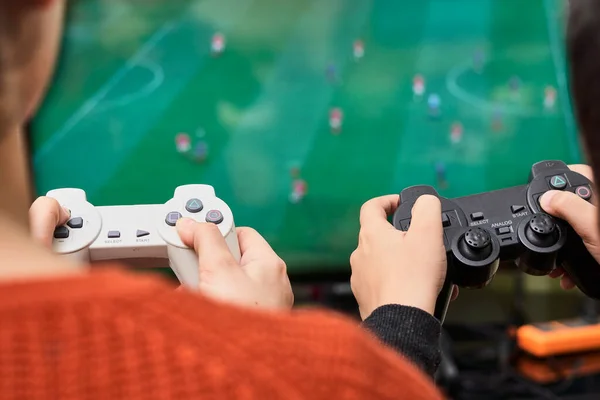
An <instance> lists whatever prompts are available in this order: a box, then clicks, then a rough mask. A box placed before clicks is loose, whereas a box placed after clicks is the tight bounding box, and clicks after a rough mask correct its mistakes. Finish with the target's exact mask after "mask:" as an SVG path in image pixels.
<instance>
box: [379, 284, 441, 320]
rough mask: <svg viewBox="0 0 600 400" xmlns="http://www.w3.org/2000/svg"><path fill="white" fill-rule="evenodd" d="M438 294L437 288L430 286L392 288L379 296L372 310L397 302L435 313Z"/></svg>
mask: <svg viewBox="0 0 600 400" xmlns="http://www.w3.org/2000/svg"><path fill="white" fill-rule="evenodd" d="M437 296H438V294H437V291H436V289H435V288H428V287H420V286H414V287H411V288H400V289H396V290H390V291H388V292H383V293H381V294H380V296H378V299H377V301H376V302H375V303H376V304H375V307H373V309H372V310H371V312H372V311H374V310H375V309H376V308H378V307H381V306H385V305H388V304H397V305H401V306H409V307H415V308H419V309H421V310H423V311H425V312H427V313H429V314H431V315H433V313H434V310H435V302H436V300H437Z"/></svg>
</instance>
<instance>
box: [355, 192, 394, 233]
mask: <svg viewBox="0 0 600 400" xmlns="http://www.w3.org/2000/svg"><path fill="white" fill-rule="evenodd" d="M399 203H400V196H399V195H397V194H391V195H387V196H381V197H375V198H374V199H371V200H369V201H367V202H366V203H365V204H363V206H362V207H361V209H360V225H361V227H383V226H387V227H392V226H391V224H390V223H389V222H388V216H390V215H392V214H393V213H394V212H395V211H396V209H397V208H398V204H399Z"/></svg>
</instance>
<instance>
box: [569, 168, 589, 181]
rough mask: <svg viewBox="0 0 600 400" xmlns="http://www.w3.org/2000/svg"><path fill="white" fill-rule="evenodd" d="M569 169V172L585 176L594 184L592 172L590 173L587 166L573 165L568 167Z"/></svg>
mask: <svg viewBox="0 0 600 400" xmlns="http://www.w3.org/2000/svg"><path fill="white" fill-rule="evenodd" d="M569 169H570V170H571V171H575V172H577V173H578V174H581V175H583V176H585V177H586V178H588V179H589V180H590V181H592V182H594V172H593V171H592V168H591V167H590V166H589V165H585V164H573V165H569Z"/></svg>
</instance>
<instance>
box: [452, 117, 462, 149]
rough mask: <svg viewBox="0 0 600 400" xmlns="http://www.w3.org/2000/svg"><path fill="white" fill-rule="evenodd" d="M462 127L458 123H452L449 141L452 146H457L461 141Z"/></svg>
mask: <svg viewBox="0 0 600 400" xmlns="http://www.w3.org/2000/svg"><path fill="white" fill-rule="evenodd" d="M462 135H463V125H462V124H461V123H460V122H458V121H457V122H454V123H453V124H452V126H451V127H450V141H451V142H452V143H453V144H458V143H460V141H461V140H462Z"/></svg>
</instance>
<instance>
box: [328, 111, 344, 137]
mask: <svg viewBox="0 0 600 400" xmlns="http://www.w3.org/2000/svg"><path fill="white" fill-rule="evenodd" d="M343 120H344V113H343V112H342V109H341V108H339V107H334V108H332V109H331V110H330V111H329V128H330V129H331V133H333V134H334V135H339V134H340V132H341V131H342V122H343Z"/></svg>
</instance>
